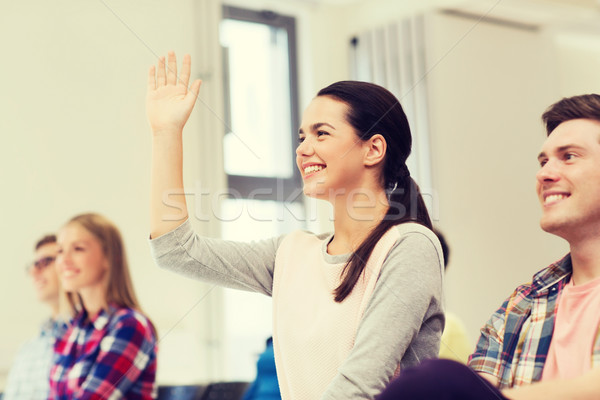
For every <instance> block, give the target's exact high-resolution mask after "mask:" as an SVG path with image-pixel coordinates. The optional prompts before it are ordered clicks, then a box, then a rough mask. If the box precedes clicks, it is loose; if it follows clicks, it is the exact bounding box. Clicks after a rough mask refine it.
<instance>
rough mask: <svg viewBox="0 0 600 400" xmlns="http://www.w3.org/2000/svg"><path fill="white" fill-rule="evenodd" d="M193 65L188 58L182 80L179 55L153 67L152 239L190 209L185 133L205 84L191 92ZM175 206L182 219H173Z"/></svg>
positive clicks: (148, 108)
mask: <svg viewBox="0 0 600 400" xmlns="http://www.w3.org/2000/svg"><path fill="white" fill-rule="evenodd" d="M191 65H192V62H191V58H190V56H189V55H188V54H186V55H185V56H184V57H183V65H182V68H181V74H180V75H179V78H178V77H177V61H176V58H175V53H173V52H169V59H168V65H167V64H166V63H165V58H164V57H161V58H160V59H159V61H158V68H157V69H155V67H154V66H152V67H151V68H150V70H149V72H148V94H147V96H146V112H147V114H148V121H149V123H150V128H151V129H152V167H151V192H150V237H152V238H155V237H158V236H160V235H162V234H164V233H167V232H170V231H172V230H173V229H175V228H176V227H177V226H179V225H181V224H182V223H183V221H185V219H186V217H187V205H186V201H185V196H184V195H183V149H182V132H183V127H184V125H185V123H186V122H187V120H188V118H189V116H190V113H191V112H192V109H193V108H194V104H195V102H196V98H197V97H198V92H199V90H200V84H201V81H200V80H196V81H194V82H193V83H192V85H191V86H190V88H189V90H188V83H189V80H190V71H191ZM173 195H177V197H176V199H177V200H176V201H175V199H172V198H171V196H173ZM167 200H169V201H167ZM168 204H171V205H168ZM172 205H176V207H177V208H178V209H180V211H178V216H179V217H178V218H173V212H174V210H173V207H172Z"/></svg>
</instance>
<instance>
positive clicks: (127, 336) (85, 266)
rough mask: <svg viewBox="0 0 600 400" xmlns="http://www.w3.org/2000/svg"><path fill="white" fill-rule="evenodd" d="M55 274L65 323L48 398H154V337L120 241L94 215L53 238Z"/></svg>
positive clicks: (110, 226)
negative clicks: (65, 310) (55, 244)
mask: <svg viewBox="0 0 600 400" xmlns="http://www.w3.org/2000/svg"><path fill="white" fill-rule="evenodd" d="M58 245H59V250H58V256H57V258H56V268H57V270H58V274H59V277H60V279H61V283H62V287H63V289H64V290H65V291H66V298H67V303H68V305H67V308H68V309H69V312H70V314H71V315H70V316H71V317H72V320H71V322H70V326H69V328H68V331H67V333H66V334H65V335H64V336H63V337H62V338H58V339H57V341H56V342H55V345H54V352H55V364H54V366H53V367H52V370H51V372H50V399H153V398H155V397H156V386H155V375H156V335H155V331H154V327H153V325H152V323H151V322H150V320H149V319H148V318H147V317H146V316H144V314H142V312H141V310H140V307H139V303H138V301H137V298H136V296H135V293H134V291H133V286H132V283H131V277H130V275H129V267H128V264H127V258H126V255H125V248H124V246H123V240H122V239H121V234H120V233H119V230H118V229H117V227H116V226H115V225H114V224H113V223H112V222H110V221H109V220H107V219H106V218H104V217H102V216H101V215H98V214H81V215H78V216H75V217H73V218H72V219H71V220H69V222H67V224H66V225H65V226H64V227H63V228H62V229H61V230H60V231H59V234H58Z"/></svg>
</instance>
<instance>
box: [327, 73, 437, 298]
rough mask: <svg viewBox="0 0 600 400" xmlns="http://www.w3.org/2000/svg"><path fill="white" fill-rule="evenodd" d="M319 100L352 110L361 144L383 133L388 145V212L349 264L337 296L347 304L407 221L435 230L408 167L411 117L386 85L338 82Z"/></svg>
mask: <svg viewBox="0 0 600 400" xmlns="http://www.w3.org/2000/svg"><path fill="white" fill-rule="evenodd" d="M317 96H328V97H331V98H333V99H335V100H338V101H341V102H343V103H345V104H346V105H348V113H347V115H346V120H347V121H348V123H349V124H350V125H352V127H353V128H354V130H355V131H356V134H357V135H358V137H359V138H360V139H361V140H363V141H364V140H368V139H369V138H371V137H372V136H373V135H375V134H380V135H382V136H383V137H384V138H385V141H386V143H387V151H386V155H385V158H384V166H383V171H382V176H381V178H382V179H381V180H382V182H381V183H382V186H383V187H384V188H385V190H386V191H387V192H388V195H389V208H388V210H387V213H386V215H385V216H384V218H383V219H382V220H381V222H380V223H379V224H378V225H377V226H376V227H375V228H373V230H372V231H371V233H370V234H369V236H367V238H366V239H365V240H364V241H363V242H362V243H361V244H360V246H359V247H358V248H357V249H356V251H355V252H354V253H352V255H351V256H350V258H349V259H348V262H347V263H346V266H345V267H344V270H343V272H342V282H341V283H340V285H339V286H338V287H337V288H336V289H335V291H334V295H335V301H336V302H342V301H343V300H344V299H345V298H346V297H347V296H348V295H349V294H350V293H351V292H352V289H353V288H354V285H355V284H356V282H358V279H359V278H360V276H361V274H362V272H363V270H364V269H365V266H366V263H367V260H368V259H369V257H370V256H371V253H372V252H373V249H374V248H375V245H376V244H377V242H379V239H381V237H382V236H383V235H384V234H385V233H386V232H387V231H388V230H389V229H390V228H391V227H393V226H395V225H398V224H401V223H403V222H408V221H414V222H417V223H420V224H422V225H424V226H426V227H428V228H429V229H433V226H432V224H431V219H430V218H429V213H428V212H427V208H426V207H425V202H424V201H423V197H422V196H421V192H420V190H419V187H418V185H417V184H416V182H415V181H414V180H413V179H412V178H411V177H410V172H409V171H408V167H407V166H406V159H407V158H408V155H409V154H410V150H411V146H412V136H411V134H410V127H409V125H408V120H407V118H406V114H404V110H403V109H402V106H401V105H400V102H399V101H398V100H397V99H396V97H394V95H393V94H392V93H390V92H389V91H388V90H387V89H384V88H383V87H381V86H378V85H375V84H372V83H367V82H358V81H341V82H336V83H334V84H331V85H329V86H327V87H326V88H323V89H321V90H320V91H319V93H317Z"/></svg>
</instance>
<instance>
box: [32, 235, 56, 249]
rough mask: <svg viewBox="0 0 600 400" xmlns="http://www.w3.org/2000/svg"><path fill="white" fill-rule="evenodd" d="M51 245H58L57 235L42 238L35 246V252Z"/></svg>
mask: <svg viewBox="0 0 600 400" xmlns="http://www.w3.org/2000/svg"><path fill="white" fill-rule="evenodd" d="M50 243H56V235H54V234H50V235H46V236H44V237H42V238H41V239H40V240H38V241H37V243H36V244H35V250H38V249H39V248H40V247H42V246H45V245H47V244H50Z"/></svg>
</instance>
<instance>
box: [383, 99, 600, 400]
mask: <svg viewBox="0 0 600 400" xmlns="http://www.w3.org/2000/svg"><path fill="white" fill-rule="evenodd" d="M542 120H543V121H544V124H545V126H546V131H547V134H548V137H547V139H546V141H545V142H544V144H543V146H542V149H541V152H540V154H539V156H538V161H539V163H540V169H539V171H538V173H537V176H536V179H537V183H536V190H537V194H538V197H539V201H540V204H541V207H542V218H541V221H540V226H541V227H542V229H543V230H544V231H546V232H548V233H551V234H553V235H557V236H559V237H561V238H563V239H565V240H566V241H567V242H568V243H569V246H570V252H569V254H567V255H566V256H565V257H564V258H562V259H561V260H559V261H557V262H556V263H554V264H551V265H550V266H549V267H547V268H545V269H543V270H541V271H540V272H538V273H537V274H535V275H534V276H533V279H532V281H531V282H530V283H527V284H524V285H521V286H519V287H518V288H517V289H516V290H515V291H514V292H513V294H512V295H511V296H510V297H509V298H508V299H507V300H506V301H505V302H504V304H502V306H501V307H500V308H499V309H498V310H497V311H496V312H495V313H494V314H493V315H492V317H491V318H490V320H489V321H488V322H487V324H486V325H485V326H484V327H483V329H482V330H481V337H480V338H479V342H478V343H477V348H476V350H475V353H474V354H473V355H471V358H470V360H469V367H470V368H471V370H469V369H468V368H465V367H462V366H461V365H459V364H456V363H453V362H452V361H448V360H436V361H432V362H425V363H423V364H422V366H421V367H420V368H417V369H415V370H413V371H411V370H409V371H406V372H405V373H404V375H401V376H400V379H398V381H396V382H394V383H393V384H392V385H390V387H389V388H388V390H387V391H386V392H385V394H384V395H383V396H382V397H381V398H380V400H387V399H413V400H415V399H438V398H440V399H441V398H443V399H462V400H466V399H479V400H481V399H506V398H508V399H513V400H529V399H544V400H553V399H557V400H558V399H560V400H564V399H572V400H575V399H577V400H579V399H598V398H600V383H599V382H600V329H599V323H600V96H599V95H596V94H591V95H583V96H575V97H571V98H565V99H562V100H561V101H559V102H557V103H555V104H553V105H552V106H550V107H549V108H548V109H547V110H546V112H545V113H544V114H543V116H542ZM473 370H474V371H476V372H478V373H479V374H475V373H473V372H472V371H473ZM483 378H485V379H483Z"/></svg>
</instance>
